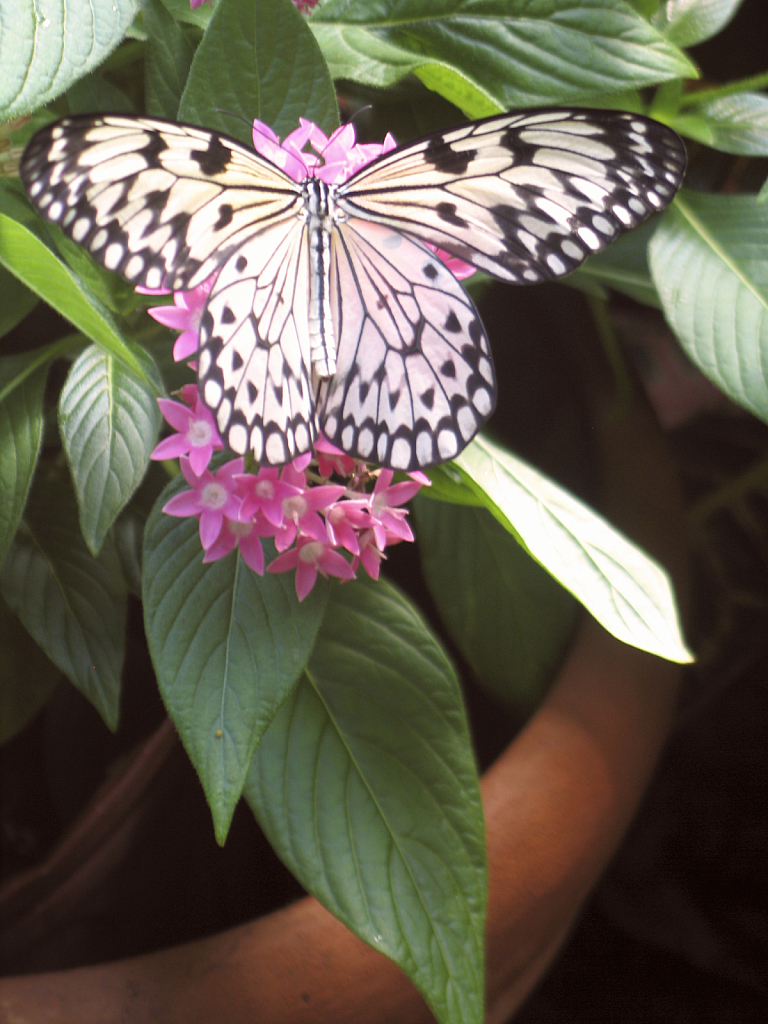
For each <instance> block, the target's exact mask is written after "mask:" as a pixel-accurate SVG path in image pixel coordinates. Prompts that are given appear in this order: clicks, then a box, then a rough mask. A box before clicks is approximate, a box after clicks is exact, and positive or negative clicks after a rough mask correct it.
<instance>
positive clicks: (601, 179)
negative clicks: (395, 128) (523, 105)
mask: <svg viewBox="0 0 768 1024" xmlns="http://www.w3.org/2000/svg"><path fill="white" fill-rule="evenodd" d="M684 171H685V149H684V147H683V144H682V142H681V141H680V139H679V138H678V136H677V135H676V134H675V133H674V132H673V131H671V130H670V129H669V128H666V127H665V126H664V125H661V124H659V123H658V122H657V121H653V120H651V119H650V118H647V117H642V116H641V115H639V114H631V113H627V112H624V111H616V110H587V109H581V108H578V107H575V108H563V107H551V108H540V109H538V110H528V111H522V112H519V113H515V114H505V115H502V116H501V117H488V118H485V119H483V120H482V121H473V122H471V123H469V124H466V125H463V126H462V127H460V128H454V129H451V130H449V131H446V132H443V133H440V134H435V135H430V136H427V137H425V138H423V139H420V140H419V141H417V142H412V143H409V144H408V145H406V146H402V147H401V148H399V149H396V150H394V151H392V152H391V153H387V154H386V155H385V156H382V157H379V159H378V160H376V161H374V162H372V163H370V164H369V165H368V166H367V167H364V168H363V169H362V170H360V171H358V173H357V174H356V175H355V176H354V177H353V178H350V179H349V181H347V182H345V183H344V184H343V185H340V186H339V188H338V189H337V194H336V202H337V204H338V206H339V208H340V209H341V210H342V211H343V212H344V213H345V214H347V215H348V216H350V217H353V216H355V217H363V218H365V219H366V220H375V221H378V222H379V223H382V224H387V225H389V226H390V227H392V228H395V229H396V230H398V231H403V232H405V233H407V234H413V235H416V236H418V237H419V238H421V239H423V240H424V241H426V242H430V243H432V244H433V245H436V246H438V247H439V248H441V249H445V250H446V251H447V252H450V253H452V254H453V255H454V256H459V257H460V258H461V259H463V260H465V261H466V262H467V263H472V264H473V265H474V266H476V267H478V268H479V269H480V270H485V271H486V272H487V273H489V274H492V275H493V276H494V277H498V278H501V280H503V281H510V282H512V283H513V284H535V283H537V282H539V281H545V280H549V279H551V278H555V277H561V276H562V275H563V274H569V273H570V272H571V271H572V270H575V269H576V267H578V266H579V264H581V263H583V261H584V260H585V259H586V258H587V256H589V255H590V253H593V252H597V251H599V250H600V249H604V248H605V247H606V246H607V245H609V244H610V243H611V242H612V241H613V240H614V239H615V238H616V237H618V235H619V234H621V233H622V232H623V231H626V230H627V229H628V228H632V227H635V226H636V225H637V224H639V223H640V222H641V221H643V220H645V219H646V218H647V217H649V216H650V215H651V214H653V213H657V212H658V211H659V210H662V209H663V208H664V207H665V206H667V205H668V204H669V203H670V202H671V201H672V199H673V198H674V195H675V193H676V192H677V190H678V189H679V188H680V184H681V182H682V178H683V173H684Z"/></svg>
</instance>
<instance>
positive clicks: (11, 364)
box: [0, 353, 48, 565]
mask: <svg viewBox="0 0 768 1024" xmlns="http://www.w3.org/2000/svg"><path fill="white" fill-rule="evenodd" d="M47 376H48V363H47V362H45V363H43V364H42V365H40V363H39V361H38V359H37V355H36V353H29V354H24V355H18V356H6V357H5V358H4V359H0V565H2V563H3V559H4V558H5V556H6V554H7V553H8V548H9V547H10V545H11V541H12V540H13V538H14V536H15V534H16V530H17V529H18V527H19V523H20V522H21V514H22V512H23V511H24V505H25V504H26V501H27V494H28V493H29V488H30V485H31V483H32V474H33V473H34V471H35V465H36V464H37V456H38V453H39V451H40V441H41V438H42V434H43V392H44V390H45V381H46V378H47Z"/></svg>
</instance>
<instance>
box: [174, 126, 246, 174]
mask: <svg viewBox="0 0 768 1024" xmlns="http://www.w3.org/2000/svg"><path fill="white" fill-rule="evenodd" d="M158 137H159V136H158ZM190 157H191V159H192V160H194V161H195V162H196V163H198V164H199V165H200V170H201V171H202V172H203V174H205V175H207V176H208V177H213V176H214V175H216V174H221V173H222V171H224V170H226V168H227V166H228V165H229V161H230V160H231V159H232V150H231V149H230V148H229V147H228V146H225V145H224V143H223V142H222V141H221V139H219V138H218V137H217V136H215V135H212V136H211V138H210V140H209V142H208V146H207V148H206V149H198V150H195V151H193V152H192V153H191V154H190Z"/></svg>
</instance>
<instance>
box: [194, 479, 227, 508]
mask: <svg viewBox="0 0 768 1024" xmlns="http://www.w3.org/2000/svg"><path fill="white" fill-rule="evenodd" d="M228 497H229V492H228V491H227V489H226V487H223V486H222V485H221V484H218V483H216V481H215V480H213V481H212V482H211V483H209V484H206V485H205V487H203V489H202V491H201V492H200V499H201V501H202V503H203V504H204V505H205V507H206V508H210V509H213V510H214V511H217V510H218V509H220V508H224V506H225V505H226V503H227V498H228Z"/></svg>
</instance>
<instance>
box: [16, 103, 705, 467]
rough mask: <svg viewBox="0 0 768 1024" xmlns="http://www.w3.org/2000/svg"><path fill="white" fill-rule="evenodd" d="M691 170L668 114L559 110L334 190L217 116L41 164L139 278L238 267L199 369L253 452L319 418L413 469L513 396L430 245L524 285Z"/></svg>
mask: <svg viewBox="0 0 768 1024" xmlns="http://www.w3.org/2000/svg"><path fill="white" fill-rule="evenodd" d="M684 168H685V152H684V149H683V146H682V143H681V142H680V140H679V139H678V137H677V136H676V135H675V134H674V132H672V131H670V130H669V129H667V128H665V127H663V126H662V125H659V124H657V123H656V122H654V121H651V120H649V119H647V118H644V117H642V116H640V115H636V114H630V113H623V112H617V111H606V110H584V109H578V108H574V109H562V108H548V109H540V110H535V111H524V112H521V113H515V114H506V115H502V116H500V117H491V118H486V119H484V120H482V121H475V122H472V123H470V124H467V125H465V126H463V127H460V128H456V129H453V130H451V131H448V132H443V133H436V134H434V135H431V136H428V137H426V138H425V139H422V140H420V141H418V142H414V143H410V144H408V145H406V146H404V147H401V148H400V149H398V150H395V151H393V152H390V153H388V154H386V155H384V156H382V157H380V158H379V159H377V160H375V161H373V162H372V163H371V164H369V165H368V166H366V167H364V168H363V169H362V170H360V171H358V172H357V174H355V175H354V176H353V177H351V178H350V179H349V180H348V181H346V182H345V183H344V184H342V185H330V186H328V185H324V184H323V183H322V182H317V181H315V180H314V179H312V178H308V179H306V180H305V181H304V182H295V181H293V180H292V179H291V178H290V177H289V176H288V175H287V174H285V173H284V172H283V171H282V170H281V169H280V168H279V167H277V166H275V165H273V164H272V163H271V162H270V161H268V160H266V159H264V158H262V157H261V156H259V155H257V154H256V153H255V152H253V151H252V150H249V149H248V148H246V147H244V146H241V145H240V144H239V143H237V142H235V141H234V140H232V139H229V138H227V137H226V136H222V135H219V134H217V133H215V132H208V131H205V130H203V129H200V128H193V127H190V126H187V125H179V124H174V123H170V122H165V121H160V120H155V119H151V118H131V117H119V116H109V115H105V116H94V117H90V116H82V117H72V118H67V119H65V120H63V121H60V122H58V123H56V124H53V125H49V126H47V127H46V128H44V129H42V130H41V131H40V132H38V133H37V135H35V136H34V138H33V139H32V141H31V142H30V144H29V145H28V147H27V149H26V150H25V153H24V156H23V158H22V163H21V176H22V180H23V182H24V185H25V187H26V189H27V192H28V194H29V196H30V198H31V199H32V201H33V203H34V204H35V205H36V206H37V207H38V209H40V211H41V212H42V213H43V214H44V215H45V216H46V217H47V218H48V219H49V220H51V221H54V222H56V223H58V224H60V225H61V227H62V228H63V229H64V231H65V232H66V233H67V234H68V235H69V236H70V237H71V238H73V239H74V240H75V241H76V242H79V243H80V244H82V245H84V246H85V247H86V248H87V249H88V250H89V251H90V252H91V253H92V254H93V256H94V257H95V258H96V259H97V260H98V261H99V262H100V263H101V264H103V265H104V266H105V267H107V268H108V269H110V270H116V271H118V272H120V273H122V274H123V275H124V276H125V277H126V278H127V279H128V280H129V281H130V282H132V283H133V284H136V285H144V286H146V287H148V288H158V289H160V288H168V289H172V290H174V291H180V290H189V289H191V288H194V287H196V286H197V285H199V284H202V283H203V282H204V281H206V280H208V279H209V278H210V277H212V276H213V275H218V276H217V277H216V281H215V283H214V285H213V287H212V290H211V292H210V295H209V298H208V302H207V305H206V308H205V310H204V312H203V316H202V319H201V324H200V351H199V358H198V378H199V383H200V390H201V393H202V396H203V400H204V401H205V403H206V404H207V405H208V407H209V408H210V409H211V410H212V411H213V413H214V415H215V416H216V420H217V422H218V425H219V429H220V432H221V434H222V436H223V437H224V438H225V440H226V441H227V442H228V443H229V446H230V447H231V448H232V449H233V450H234V451H236V452H240V453H242V452H245V451H247V450H249V449H250V450H252V451H253V452H254V454H255V456H256V458H257V460H259V461H261V462H265V463H269V464H271V465H279V464H281V463H284V462H286V461H288V460H289V459H291V458H293V457H294V456H295V455H297V454H299V453H301V452H303V451H306V450H308V449H309V447H310V446H311V444H312V441H313V439H314V437H315V436H316V432H317V429H318V422H319V427H320V429H322V430H323V432H324V433H325V434H326V435H327V436H328V437H329V439H330V440H331V441H333V442H334V443H336V444H337V445H339V446H340V447H341V448H343V449H344V450H346V451H348V452H349V453H350V454H352V455H355V456H357V457H360V458H367V459H370V460H371V461H376V462H379V463H381V464H382V465H386V466H391V467H392V468H396V469H406V470H411V469H416V468H420V467H421V468H424V467H427V466H430V465H434V464H436V463H439V462H442V461H445V460H446V459H448V458H451V457H453V456H454V455H456V454H457V453H458V452H459V451H461V450H462V448H463V447H464V446H465V445H466V444H467V442H468V441H469V440H470V439H471V438H472V437H473V436H474V434H475V433H476V432H477V430H478V429H479V428H480V427H481V426H482V424H483V423H484V422H485V421H486V420H487V418H488V417H489V416H490V414H491V412H492V411H493V407H494V404H495V399H496V385H495V379H494V374H493V366H492V362H491V356H490V351H489V348H488V342H487V339H486V336H485V332H484V330H483V328H482V324H481V323H480V319H479V316H478V314H477V311H476V310H475V308H474V306H473V304H472V302H471V300H470V299H469V297H468V296H467V295H466V293H465V292H464V290H463V288H462V287H461V285H459V284H458V282H457V281H456V280H455V279H454V277H453V276H452V275H451V274H450V272H449V271H448V270H447V268H446V267H445V265H444V264H443V263H442V262H441V261H440V260H439V259H438V258H437V257H436V256H434V254H433V253H432V252H431V251H430V250H429V249H427V248H426V247H425V245H424V244H423V243H424V242H426V243H429V244H430V245H434V246H438V247H439V248H441V249H444V250H446V251H447V252H449V253H451V254H453V255H456V256H459V257H460V258H462V259H464V260H465V261H467V262H468V263H472V264H474V265H475V266H477V267H479V268H481V269H482V270H485V271H487V272H488V273H490V274H493V275H494V276H496V277H499V278H501V279H502V280H504V281H510V282H513V283H518V284H527V283H535V282H538V281H543V280H547V279H550V278H553V277H559V276H561V275H563V274H566V273H569V272H570V271H571V270H573V269H575V268H576V267H577V266H578V265H579V264H580V263H582V262H583V260H584V259H586V257H587V256H588V255H589V254H590V253H592V252H596V251H598V250H600V249H602V248H604V247H605V246H606V245H608V244H609V243H610V242H611V241H612V240H613V239H614V238H616V237H617V236H618V235H619V234H620V233H621V232H623V231H625V230H626V229H628V228H631V227H634V226H635V225H636V224H638V223H640V222H641V221H642V220H644V219H645V218H646V217H648V216H650V215H651V214H652V213H654V212H656V211H658V210H661V209H663V208H664V207H665V206H666V205H667V204H668V203H669V202H670V201H671V200H672V198H673V196H674V194H675V192H676V191H677V189H678V188H679V186H680V183H681V180H682V175H683V172H684ZM334 364H335V369H334Z"/></svg>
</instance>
